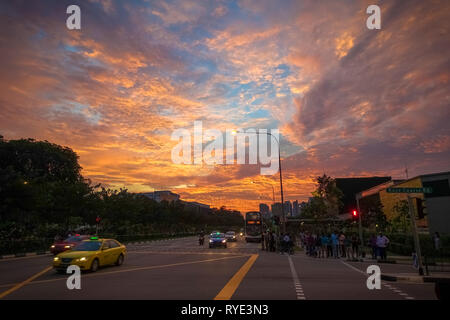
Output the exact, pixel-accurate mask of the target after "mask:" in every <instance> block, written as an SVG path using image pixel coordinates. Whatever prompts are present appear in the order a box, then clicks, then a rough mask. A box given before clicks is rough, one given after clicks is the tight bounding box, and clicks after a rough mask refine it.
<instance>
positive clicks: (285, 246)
mask: <svg viewBox="0 0 450 320" xmlns="http://www.w3.org/2000/svg"><path fill="white" fill-rule="evenodd" d="M261 244H262V249H263V250H266V251H269V252H276V251H277V249H278V252H279V253H280V254H285V253H287V254H293V253H294V239H293V237H292V236H291V235H290V234H289V233H284V234H280V236H279V237H278V236H277V235H276V234H275V233H273V232H272V231H268V232H264V233H263V234H262V239H261Z"/></svg>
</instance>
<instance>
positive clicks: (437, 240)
mask: <svg viewBox="0 0 450 320" xmlns="http://www.w3.org/2000/svg"><path fill="white" fill-rule="evenodd" d="M433 244H434V250H436V251H439V250H440V249H441V237H440V236H439V232H435V233H434V235H433Z"/></svg>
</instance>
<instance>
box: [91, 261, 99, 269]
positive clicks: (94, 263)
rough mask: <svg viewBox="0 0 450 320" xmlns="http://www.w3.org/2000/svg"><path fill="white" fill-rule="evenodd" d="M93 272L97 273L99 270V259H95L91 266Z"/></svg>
mask: <svg viewBox="0 0 450 320" xmlns="http://www.w3.org/2000/svg"><path fill="white" fill-rule="evenodd" d="M90 270H91V272H95V271H97V270H98V259H94V261H92V264H91V269H90Z"/></svg>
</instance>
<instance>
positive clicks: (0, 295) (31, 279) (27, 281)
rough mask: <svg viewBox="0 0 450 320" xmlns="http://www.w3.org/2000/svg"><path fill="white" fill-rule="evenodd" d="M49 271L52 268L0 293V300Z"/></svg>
mask: <svg viewBox="0 0 450 320" xmlns="http://www.w3.org/2000/svg"><path fill="white" fill-rule="evenodd" d="M51 269H53V267H47V268H45V269H44V270H42V271H40V272H38V273H36V274H35V275H33V276H31V277H29V278H28V279H27V280H25V281H22V282H20V283H18V284H16V285H15V286H14V287H12V288H11V289H8V290H6V291H4V292H2V293H0V299H3V298H4V297H6V296H7V295H8V294H10V293H13V292H14V291H16V290H18V289H20V288H22V287H23V286H24V285H26V284H27V283H30V282H31V281H33V280H34V279H36V278H38V277H40V276H41V275H43V274H44V273H46V272H48V271H50V270H51Z"/></svg>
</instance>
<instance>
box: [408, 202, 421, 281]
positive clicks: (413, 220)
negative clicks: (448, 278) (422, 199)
mask: <svg viewBox="0 0 450 320" xmlns="http://www.w3.org/2000/svg"><path fill="white" fill-rule="evenodd" d="M408 207H409V210H408V211H409V217H410V219H411V228H412V234H413V237H414V249H415V251H416V256H417V262H418V265H419V275H421V276H423V264H422V253H421V251H420V240H419V235H418V233H417V226H416V217H415V214H414V207H413V203H412V198H411V197H410V196H409V194H408Z"/></svg>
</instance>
